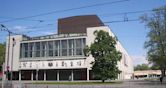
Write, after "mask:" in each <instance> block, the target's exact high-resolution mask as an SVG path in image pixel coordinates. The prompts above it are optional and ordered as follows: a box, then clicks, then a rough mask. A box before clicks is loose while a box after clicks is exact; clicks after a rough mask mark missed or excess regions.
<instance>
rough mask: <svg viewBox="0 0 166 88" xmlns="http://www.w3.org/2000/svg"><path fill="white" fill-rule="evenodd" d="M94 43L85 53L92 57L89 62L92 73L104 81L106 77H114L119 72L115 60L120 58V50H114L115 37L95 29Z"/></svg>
mask: <svg viewBox="0 0 166 88" xmlns="http://www.w3.org/2000/svg"><path fill="white" fill-rule="evenodd" d="M94 35H95V36H96V38H95V40H94V43H93V44H91V46H90V47H87V48H86V49H85V51H88V52H86V53H90V54H91V55H92V56H93V57H94V62H92V63H91V64H92V65H93V66H92V73H93V75H94V76H95V77H96V78H99V79H101V80H102V82H105V80H107V79H116V78H117V77H118V74H119V73H120V72H121V71H120V70H119V69H118V67H117V62H118V61H120V59H121V52H119V51H117V50H116V47H115V45H116V41H117V40H116V38H113V37H112V36H110V35H109V33H108V32H105V31H102V30H100V31H95V32H94Z"/></svg>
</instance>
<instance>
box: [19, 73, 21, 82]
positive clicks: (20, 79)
mask: <svg viewBox="0 0 166 88" xmlns="http://www.w3.org/2000/svg"><path fill="white" fill-rule="evenodd" d="M19 81H21V71H19Z"/></svg>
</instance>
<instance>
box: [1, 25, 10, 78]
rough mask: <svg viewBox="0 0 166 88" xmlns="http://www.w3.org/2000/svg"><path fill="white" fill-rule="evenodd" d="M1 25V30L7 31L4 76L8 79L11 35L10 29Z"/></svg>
mask: <svg viewBox="0 0 166 88" xmlns="http://www.w3.org/2000/svg"><path fill="white" fill-rule="evenodd" d="M0 26H1V31H7V32H8V34H9V35H8V36H9V37H8V48H7V49H8V52H7V66H6V69H7V71H6V74H7V75H6V78H7V79H8V80H9V50H10V35H11V33H12V32H11V31H9V30H8V28H7V27H6V26H4V25H3V24H1V25H0Z"/></svg>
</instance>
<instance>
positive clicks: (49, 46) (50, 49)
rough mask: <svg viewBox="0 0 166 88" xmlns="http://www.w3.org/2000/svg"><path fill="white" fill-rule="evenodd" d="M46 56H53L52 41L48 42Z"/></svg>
mask: <svg viewBox="0 0 166 88" xmlns="http://www.w3.org/2000/svg"><path fill="white" fill-rule="evenodd" d="M48 56H53V41H49V42H48Z"/></svg>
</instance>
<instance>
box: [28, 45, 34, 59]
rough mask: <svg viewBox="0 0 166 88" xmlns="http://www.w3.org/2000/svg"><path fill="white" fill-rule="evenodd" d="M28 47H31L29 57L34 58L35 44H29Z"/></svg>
mask: <svg viewBox="0 0 166 88" xmlns="http://www.w3.org/2000/svg"><path fill="white" fill-rule="evenodd" d="M28 45H29V51H28V54H29V57H33V47H34V43H29V44H28Z"/></svg>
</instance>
